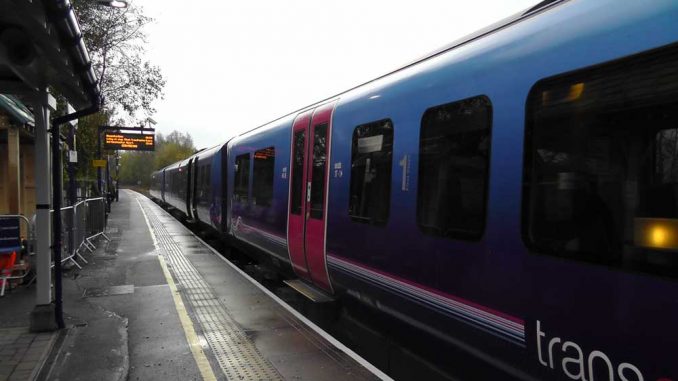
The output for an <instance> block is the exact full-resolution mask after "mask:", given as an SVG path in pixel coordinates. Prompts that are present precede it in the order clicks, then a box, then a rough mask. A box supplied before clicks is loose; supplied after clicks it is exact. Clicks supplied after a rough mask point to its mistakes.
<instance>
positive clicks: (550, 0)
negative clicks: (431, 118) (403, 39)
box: [235, 0, 571, 137]
mask: <svg viewBox="0 0 678 381" xmlns="http://www.w3.org/2000/svg"><path fill="white" fill-rule="evenodd" d="M568 1H571V0H543V1H541V2H539V3H537V4H535V5H533V6H531V7H529V8H527V9H525V10H523V11H521V12H518V13H516V14H514V15H512V16H509V17H507V18H504V19H502V20H500V21H498V22H496V23H494V24H491V25H489V26H487V27H485V28H482V29H480V30H478V31H476V32H474V33H471V34H469V35H466V36H464V37H462V38H460V39H457V40H455V41H453V42H452V43H450V44H448V45H445V46H443V47H441V48H439V49H436V50H434V51H432V52H430V53H428V54H425V55H424V56H422V57H420V58H417V59H415V60H414V61H412V62H409V63H407V64H405V65H403V66H400V67H398V68H397V69H395V70H393V71H390V72H388V73H386V74H383V75H381V76H379V77H376V78H373V79H371V80H369V81H367V82H363V83H361V84H359V85H356V86H353V87H351V88H349V89H346V90H344V91H342V92H340V93H337V94H335V95H332V96H330V97H327V98H325V99H323V100H320V101H318V102H314V103H312V104H309V105H306V106H304V107H302V108H299V109H297V110H295V111H292V112H289V113H287V114H285V115H283V116H281V117H278V118H276V119H273V120H271V121H269V122H266V123H264V124H261V125H259V126H257V127H254V128H252V129H250V130H247V131H245V132H242V133H240V134H238V135H236V136H235V137H240V136H243V135H248V134H250V133H253V132H255V131H257V130H259V129H261V128H264V127H267V126H269V125H272V124H274V123H276V122H279V121H281V120H284V119H286V118H288V117H292V116H295V115H297V114H299V113H301V112H303V111H306V110H308V109H311V108H314V107H317V106H320V105H323V104H325V103H328V102H331V101H333V100H336V99H338V98H339V97H341V96H342V95H344V94H347V93H349V92H351V91H354V90H356V89H359V88H361V87H364V86H366V85H369V84H371V83H374V82H376V81H379V80H381V79H383V78H386V77H388V76H391V75H393V74H396V73H398V72H401V71H403V70H405V69H408V68H410V67H412V66H415V65H417V64H419V63H422V62H424V61H427V60H429V59H432V58H434V57H437V56H439V55H441V54H444V53H446V52H449V51H450V50H453V49H456V48H458V47H460V46H463V45H466V44H468V43H470V42H473V41H475V40H477V39H480V38H482V37H485V36H487V35H489V34H492V33H494V32H497V31H499V30H502V29H505V28H508V27H510V26H512V25H514V24H516V23H519V22H521V21H523V20H525V19H528V18H531V17H534V16H535V15H537V14H540V13H542V12H545V11H547V10H549V9H552V8H554V7H555V6H557V5H559V4H562V3H565V2H568Z"/></svg>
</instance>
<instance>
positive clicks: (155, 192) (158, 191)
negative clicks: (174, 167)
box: [148, 168, 165, 202]
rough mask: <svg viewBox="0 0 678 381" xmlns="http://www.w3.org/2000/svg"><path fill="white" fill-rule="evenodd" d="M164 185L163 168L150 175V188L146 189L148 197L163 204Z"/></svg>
mask: <svg viewBox="0 0 678 381" xmlns="http://www.w3.org/2000/svg"><path fill="white" fill-rule="evenodd" d="M164 183H165V168H162V169H159V170H157V171H155V172H153V173H151V186H150V187H149V189H148V193H149V195H150V196H151V197H152V198H153V199H155V200H156V201H157V202H163V188H164Z"/></svg>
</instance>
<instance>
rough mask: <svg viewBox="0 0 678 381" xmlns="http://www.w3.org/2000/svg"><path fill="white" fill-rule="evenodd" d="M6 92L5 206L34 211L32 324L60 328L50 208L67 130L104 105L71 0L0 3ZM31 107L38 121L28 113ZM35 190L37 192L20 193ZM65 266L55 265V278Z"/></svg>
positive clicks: (55, 203) (1, 75)
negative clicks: (60, 109) (60, 105)
mask: <svg viewBox="0 0 678 381" xmlns="http://www.w3.org/2000/svg"><path fill="white" fill-rule="evenodd" d="M53 93H54V94H53ZM0 94H2V95H3V97H2V100H1V101H0V102H2V104H1V105H0V110H2V111H0V115H1V116H0V147H2V148H0V157H1V158H2V159H0V177H1V178H0V183H2V188H0V208H1V209H2V211H3V212H4V211H8V212H15V211H16V212H21V214H24V215H25V214H30V212H31V211H32V210H33V209H34V210H35V215H36V218H35V253H36V265H35V268H34V269H35V271H36V274H37V286H36V302H35V304H36V307H35V309H34V310H33V312H32V314H31V322H30V326H31V329H32V330H34V331H41V330H50V329H56V327H55V326H54V322H55V321H57V323H59V316H60V315H61V314H60V309H61V301H60V287H61V286H60V282H61V280H60V278H59V276H55V277H52V275H51V264H52V253H54V255H55V257H57V256H60V255H61V254H60V247H59V246H60V244H61V242H60V241H61V238H60V237H57V234H54V235H53V231H56V232H59V231H60V229H59V228H60V225H61V217H60V215H59V213H53V215H51V213H50V210H51V209H55V210H59V209H60V207H61V204H62V197H61V189H60V186H58V185H57V187H56V188H55V187H53V184H55V183H56V184H59V183H60V181H61V177H60V176H61V173H60V171H61V155H60V152H59V151H60V148H59V144H60V136H61V134H62V131H61V129H62V127H65V128H70V126H69V123H72V122H74V121H75V120H77V118H79V117H83V116H86V115H89V114H92V113H94V112H96V111H98V110H99V108H100V105H101V94H100V90H99V85H98V80H97V77H96V75H95V73H94V69H93V68H92V62H91V59H90V56H89V52H88V50H87V47H86V45H85V42H84V39H83V35H82V32H81V29H80V25H79V23H78V19H77V16H76V15H75V12H74V10H73V5H72V4H71V3H70V1H69V0H50V1H35V0H3V1H0ZM55 95H58V96H59V97H61V99H63V100H64V101H65V103H67V104H69V105H70V106H72V108H71V107H68V108H67V109H66V114H65V115H55V111H56V110H57V107H56V106H57V102H56V98H55ZM21 104H23V106H22V105H21ZM27 109H29V110H30V111H31V113H32V115H33V121H32V124H31V121H30V118H28V117H27V114H26V115H24V114H25V111H26V110H27ZM24 116H26V118H23V117H24ZM31 130H32V135H33V138H32V148H28V147H27V146H29V145H31V144H30V142H31V136H30V135H31V133H30V132H31ZM27 132H28V133H27ZM50 142H51V143H50ZM51 147H56V149H54V150H52V149H51ZM22 188H24V189H22ZM30 189H33V192H32V193H31V192H30V191H28V192H22V190H30ZM31 194H32V195H31ZM22 195H23V197H22ZM27 204H30V205H27ZM53 240H54V241H53ZM57 253H58V254H57ZM56 262H59V261H55V263H56ZM59 267H60V263H57V264H56V267H55V273H57V274H58V271H57V270H56V269H58V268H59ZM52 278H54V279H52ZM52 281H54V287H53V288H52V284H53V282H52ZM53 289H54V291H53ZM58 325H63V322H62V321H61V322H60V324H58Z"/></svg>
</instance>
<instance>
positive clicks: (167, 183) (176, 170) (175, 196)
mask: <svg viewBox="0 0 678 381" xmlns="http://www.w3.org/2000/svg"><path fill="white" fill-rule="evenodd" d="M182 163H183V162H182V161H179V162H176V163H174V164H170V165H168V166H167V167H165V169H164V170H163V172H164V187H163V201H164V202H165V204H167V206H169V207H171V208H172V209H174V211H175V212H179V213H182V214H183V215H185V214H186V193H187V192H186V189H187V186H188V179H187V176H186V175H187V172H186V170H185V169H186V168H185V165H184V166H182Z"/></svg>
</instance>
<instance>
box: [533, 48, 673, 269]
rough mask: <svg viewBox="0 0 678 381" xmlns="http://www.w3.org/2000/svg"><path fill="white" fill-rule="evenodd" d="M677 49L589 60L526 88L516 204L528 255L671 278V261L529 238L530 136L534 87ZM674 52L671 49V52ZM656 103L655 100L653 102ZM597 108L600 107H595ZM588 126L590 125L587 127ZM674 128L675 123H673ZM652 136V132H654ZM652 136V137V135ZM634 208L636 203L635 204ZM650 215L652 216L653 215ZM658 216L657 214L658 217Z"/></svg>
mask: <svg viewBox="0 0 678 381" xmlns="http://www.w3.org/2000/svg"><path fill="white" fill-rule="evenodd" d="M676 49H678V44H669V45H666V46H662V47H659V48H655V49H649V50H645V51H642V52H639V53H635V54H631V55H627V56H623V57H619V58H615V59H611V60H608V61H605V62H602V63H598V64H593V65H588V66H585V67H581V68H577V69H574V70H570V71H566V72H560V73H557V74H554V75H550V76H547V77H543V78H540V79H539V80H537V81H536V82H535V83H534V84H533V85H532V86H531V87H530V89H529V91H528V93H527V97H526V100H525V120H524V140H523V155H522V156H521V158H522V176H521V206H520V213H521V217H520V235H521V240H522V242H523V244H524V245H525V247H526V248H527V249H528V252H529V253H530V254H531V255H536V256H547V257H550V258H554V259H562V260H565V261H568V262H571V263H578V264H590V265H603V266H606V267H608V268H610V269H613V270H615V271H624V272H631V273H635V274H644V275H649V276H662V277H668V278H669V279H671V278H673V279H675V278H676V277H677V276H678V274H677V273H675V269H676V267H675V265H674V266H673V267H671V266H668V267H665V268H664V267H662V266H659V265H657V264H656V263H648V262H636V261H633V260H630V261H628V260H626V259H624V258H623V255H624V254H623V253H620V255H621V256H622V258H621V259H620V260H618V261H610V260H603V259H600V258H597V257H595V255H591V254H590V253H588V252H582V251H580V250H576V251H575V250H572V251H569V250H563V251H556V250H553V249H551V248H546V247H540V246H539V245H538V244H536V243H535V242H533V240H532V238H531V233H530V230H531V226H530V222H531V221H530V212H529V208H530V206H529V205H530V201H531V197H532V194H533V193H532V192H534V190H533V188H534V187H533V181H534V176H535V174H536V172H535V157H536V156H535V154H536V150H535V143H536V142H535V139H534V137H533V135H534V131H535V130H536V128H535V127H536V124H537V123H536V118H535V114H536V111H537V110H538V106H536V102H533V93H537V92H538V91H544V90H547V89H548V87H546V86H547V85H548V84H553V83H557V82H559V81H567V80H569V81H571V82H585V80H589V79H591V78H595V77H596V76H599V75H601V72H602V71H603V70H604V69H606V68H609V67H615V66H619V65H623V64H627V62H629V61H630V62H633V64H635V65H638V64H639V63H642V62H643V60H647V59H650V58H651V57H652V56H653V55H660V54H664V53H665V52H666V51H668V50H676ZM674 54H675V53H674ZM655 106H656V104H655ZM597 110H598V111H600V108H598V109H597ZM589 128H592V127H589ZM677 128H678V127H677ZM660 131H662V129H660V130H657V134H658V133H659V132H660ZM655 136H656V135H655ZM653 139H654V138H653ZM649 144H654V143H649ZM652 155H653V158H652V160H653V161H654V159H655V157H654V156H655V155H656V152H655V151H654V149H653V152H652ZM648 169H649V170H650V171H652V172H651V173H646V175H647V176H649V177H650V178H652V180H651V181H650V182H653V181H655V179H654V177H655V176H656V174H655V173H654V163H653V168H648ZM641 201H642V200H641V199H640V198H639V200H638V202H641ZM636 208H638V206H636ZM634 218H643V217H634ZM653 218H654V217H653ZM658 218H660V217H658ZM624 239H625V238H624V237H623V236H622V237H621V242H619V244H622V245H623V242H624ZM639 247H640V248H641V249H644V250H648V247H643V246H639ZM657 252H661V250H658V251H657Z"/></svg>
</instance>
